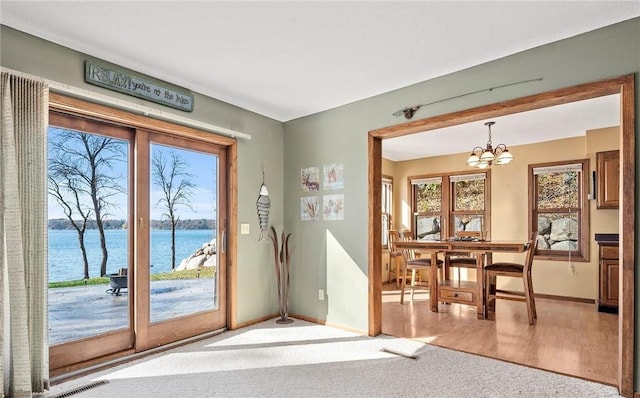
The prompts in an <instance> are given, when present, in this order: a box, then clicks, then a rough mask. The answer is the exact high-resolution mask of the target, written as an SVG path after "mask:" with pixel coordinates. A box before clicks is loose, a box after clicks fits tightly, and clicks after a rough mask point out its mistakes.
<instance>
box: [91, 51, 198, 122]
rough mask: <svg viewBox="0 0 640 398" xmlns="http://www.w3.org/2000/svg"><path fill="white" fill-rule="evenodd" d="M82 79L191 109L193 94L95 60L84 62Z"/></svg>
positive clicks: (144, 97) (178, 107)
mask: <svg viewBox="0 0 640 398" xmlns="http://www.w3.org/2000/svg"><path fill="white" fill-rule="evenodd" d="M84 71H85V73H84V81H85V82H86V83H89V84H93V85H96V86H100V87H104V88H108V89H110V90H114V91H118V92H121V93H124V94H128V95H131V96H134V97H138V98H142V99H145V100H148V101H153V102H156V103H158V104H162V105H166V106H170V107H172V108H176V109H180V110H182V111H186V112H191V111H193V94H191V93H190V92H189V91H187V90H185V89H183V88H180V87H177V86H173V85H171V84H169V83H166V82H161V81H159V80H155V79H151V78H142V77H139V76H135V75H133V74H131V73H129V72H126V71H124V70H123V69H121V68H118V67H117V66H115V65H110V64H107V63H102V62H96V61H89V60H87V61H85V62H84Z"/></svg>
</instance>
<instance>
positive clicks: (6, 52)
mask: <svg viewBox="0 0 640 398" xmlns="http://www.w3.org/2000/svg"><path fill="white" fill-rule="evenodd" d="M0 29H1V30H0V36H1V39H0V40H1V41H0V44H1V46H0V48H1V52H0V62H1V64H2V66H4V67H7V68H10V69H13V70H17V71H21V72H25V73H29V74H32V75H36V76H40V77H43V78H46V79H49V80H53V81H57V82H61V83H66V84H69V85H71V86H75V87H78V88H81V89H84V90H89V91H95V92H99V93H101V94H104V95H108V96H112V97H117V98H120V99H122V100H125V101H128V102H131V103H137V104H141V105H144V106H147V107H150V108H156V109H160V110H162V111H164V112H171V113H175V114H177V115H180V116H183V117H188V118H191V119H193V120H197V121H200V122H206V123H211V124H214V125H217V126H221V127H227V128H231V129H233V130H236V131H241V132H244V133H247V134H250V135H251V136H252V138H251V139H250V140H245V139H238V222H239V223H249V224H250V226H251V234H250V235H239V236H238V237H237V238H238V257H237V258H238V263H237V264H232V266H234V267H237V270H238V285H237V293H238V294H237V297H238V302H237V320H238V322H240V323H243V322H248V321H252V320H255V319H258V318H261V317H264V316H266V315H270V314H277V313H278V305H277V292H276V290H275V271H274V268H273V264H272V261H273V256H272V254H271V252H270V247H269V245H268V244H266V243H265V242H258V233H259V227H258V218H257V213H256V207H255V206H256V205H255V203H256V199H257V197H258V189H259V188H260V184H261V183H262V170H263V168H264V174H265V182H266V184H267V185H268V187H269V193H270V198H271V214H270V220H271V223H272V224H273V225H275V226H276V227H278V229H280V228H281V226H282V223H283V214H282V207H283V184H282V173H283V164H284V163H283V157H284V155H283V152H282V150H283V136H284V135H283V125H282V123H281V122H279V121H275V120H273V119H269V118H267V117H264V116H261V115H258V114H255V113H252V112H249V111H246V110H244V109H241V108H238V107H236V106H232V105H229V104H227V103H224V102H221V101H218V100H216V99H213V98H210V97H206V96H203V95H201V94H198V93H194V94H195V106H194V110H193V112H190V113H186V112H182V111H179V110H174V109H171V108H168V107H164V106H162V105H158V104H154V103H151V102H147V101H144V100H141V99H138V98H134V97H131V96H128V95H124V94H119V93H116V92H113V91H110V90H106V89H102V88H100V87H96V86H92V85H88V84H85V83H84V60H85V59H86V58H87V57H86V55H85V54H82V53H79V52H76V51H73V50H71V49H69V48H65V47H62V46H59V45H56V44H54V43H51V42H48V41H45V40H41V39H39V38H36V37H34V36H30V35H27V34H24V33H22V32H19V31H17V30H14V29H11V28H9V27H6V26H2V27H1V28H0ZM106 61H109V60H106ZM186 88H187V89H189V87H186ZM238 230H239V228H238Z"/></svg>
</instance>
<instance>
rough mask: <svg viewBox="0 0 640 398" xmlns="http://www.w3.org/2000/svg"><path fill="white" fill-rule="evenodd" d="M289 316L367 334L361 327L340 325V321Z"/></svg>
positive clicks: (296, 315)
mask: <svg viewBox="0 0 640 398" xmlns="http://www.w3.org/2000/svg"><path fill="white" fill-rule="evenodd" d="M290 316H291V317H292V318H297V319H300V320H303V321H307V322H311V323H315V324H318V325H324V326H329V327H332V328H336V329H340V330H344V331H347V332H353V333H358V334H364V335H366V334H367V332H366V331H365V330H362V329H356V328H353V327H350V326H345V325H342V324H340V323H334V322H327V321H325V320H322V319H318V318H312V317H309V316H306V315H298V314H291V315H290Z"/></svg>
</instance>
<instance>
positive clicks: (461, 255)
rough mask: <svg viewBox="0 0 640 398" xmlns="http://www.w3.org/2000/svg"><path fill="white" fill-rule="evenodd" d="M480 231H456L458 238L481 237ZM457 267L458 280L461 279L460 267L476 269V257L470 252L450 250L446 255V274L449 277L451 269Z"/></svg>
mask: <svg viewBox="0 0 640 398" xmlns="http://www.w3.org/2000/svg"><path fill="white" fill-rule="evenodd" d="M481 237H482V232H480V231H456V238H471V239H480V238H481ZM452 268H455V269H456V270H457V271H458V281H459V280H460V269H461V268H470V269H476V257H475V255H473V254H471V253H469V252H450V253H447V255H446V256H445V274H446V275H447V277H448V273H449V270H450V269H452Z"/></svg>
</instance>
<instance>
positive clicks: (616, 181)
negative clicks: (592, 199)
mask: <svg viewBox="0 0 640 398" xmlns="http://www.w3.org/2000/svg"><path fill="white" fill-rule="evenodd" d="M596 178H597V180H598V184H597V185H598V194H597V208H598V209H617V208H618V206H619V203H620V151H617V150H616V151H606V152H598V153H596Z"/></svg>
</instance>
